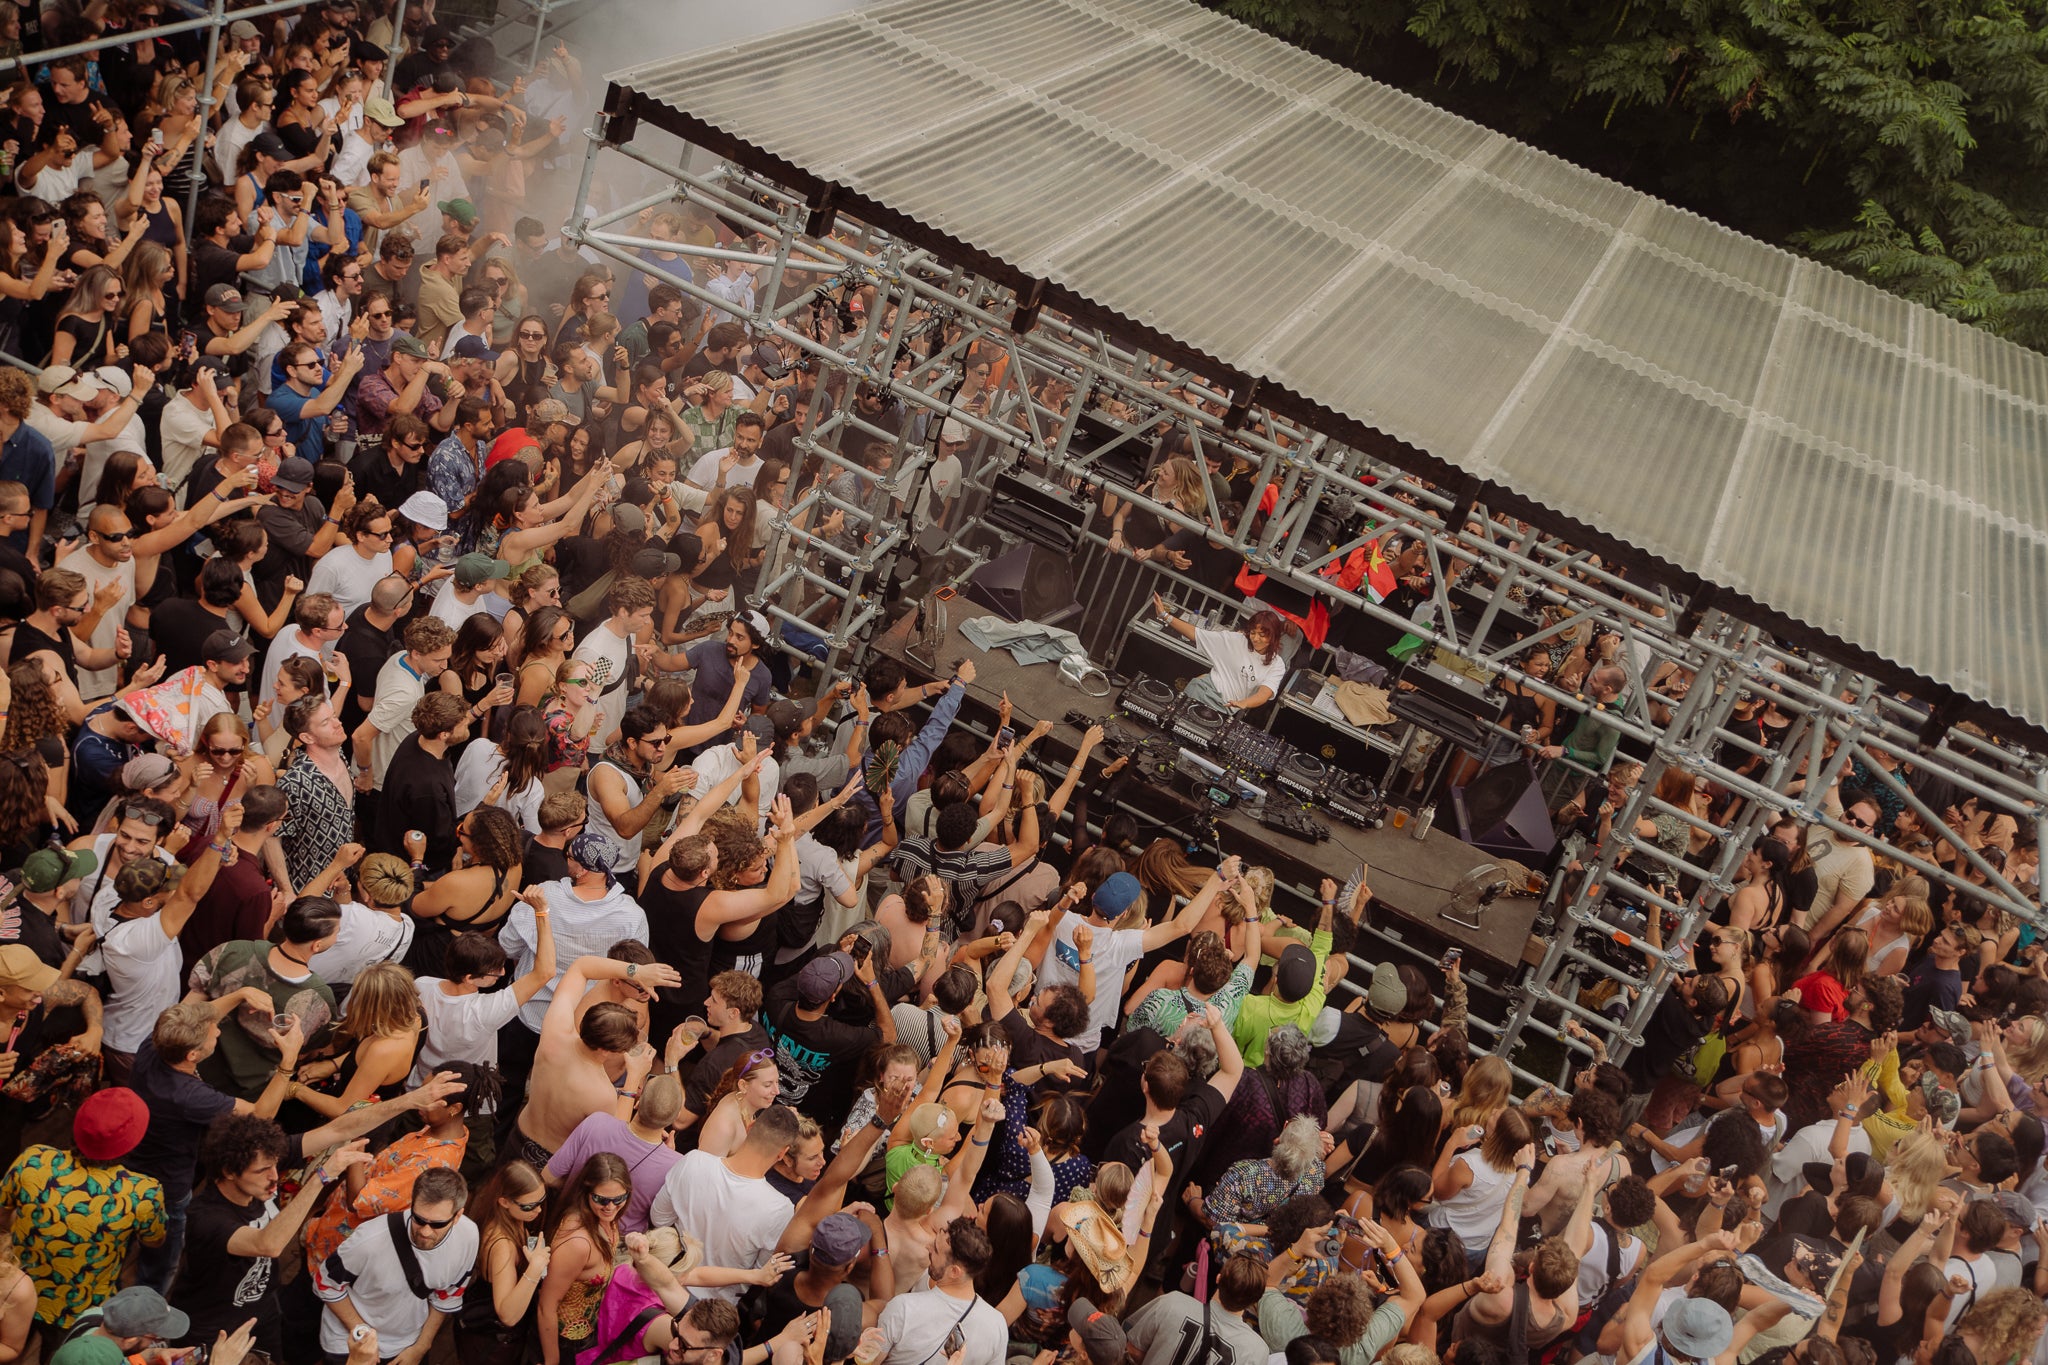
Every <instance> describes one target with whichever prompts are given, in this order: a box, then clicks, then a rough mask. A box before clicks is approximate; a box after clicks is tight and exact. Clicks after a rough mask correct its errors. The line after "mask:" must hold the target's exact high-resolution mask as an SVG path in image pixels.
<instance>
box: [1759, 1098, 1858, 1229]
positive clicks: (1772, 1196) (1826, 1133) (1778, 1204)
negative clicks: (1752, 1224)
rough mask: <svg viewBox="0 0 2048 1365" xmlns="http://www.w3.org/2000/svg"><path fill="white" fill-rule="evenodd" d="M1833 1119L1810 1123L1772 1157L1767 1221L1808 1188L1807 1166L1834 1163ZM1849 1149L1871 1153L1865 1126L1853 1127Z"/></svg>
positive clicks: (1766, 1201) (1765, 1210)
mask: <svg viewBox="0 0 2048 1365" xmlns="http://www.w3.org/2000/svg"><path fill="white" fill-rule="evenodd" d="M1834 1136H1835V1125H1834V1122H1833V1120H1827V1119H1824V1120H1822V1121H1821V1122H1819V1123H1809V1124H1807V1125H1806V1126H1805V1127H1804V1128H1801V1129H1800V1130H1799V1131H1798V1132H1796V1133H1794V1134H1793V1135H1792V1136H1791V1137H1789V1138H1787V1139H1785V1145H1784V1146H1782V1147H1780V1148H1779V1149H1778V1153H1777V1155H1776V1156H1774V1157H1772V1158H1771V1176H1770V1180H1769V1182H1768V1183H1769V1185H1770V1192H1769V1194H1768V1195H1767V1196H1766V1197H1765V1199H1764V1220H1765V1221H1766V1222H1774V1221H1776V1219H1777V1217H1778V1211H1779V1210H1780V1209H1782V1208H1784V1207H1785V1201H1786V1200H1787V1199H1790V1198H1792V1197H1793V1196H1794V1195H1796V1194H1798V1193H1800V1192H1801V1191H1802V1190H1804V1189H1805V1188H1806V1174H1805V1166H1806V1163H1807V1162H1809V1161H1825V1162H1828V1163H1829V1164H1833V1161H1834V1158H1833V1157H1831V1156H1829V1155H1828V1143H1829V1142H1831V1141H1832V1140H1833V1139H1834ZM1849 1150H1850V1151H1851V1152H1862V1153H1865V1154H1866V1155H1867V1154H1868V1153H1869V1151H1870V1134H1868V1133H1866V1132H1864V1131H1863V1125H1862V1124H1860V1123H1858V1124H1852V1125H1851V1126H1850V1128H1849Z"/></svg>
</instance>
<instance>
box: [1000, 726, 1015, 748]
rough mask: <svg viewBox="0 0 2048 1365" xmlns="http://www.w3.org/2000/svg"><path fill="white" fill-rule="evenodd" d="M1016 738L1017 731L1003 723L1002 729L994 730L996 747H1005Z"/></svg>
mask: <svg viewBox="0 0 2048 1365" xmlns="http://www.w3.org/2000/svg"><path fill="white" fill-rule="evenodd" d="M1016 740H1017V731H1016V730H1015V729H1014V728H1012V727H1011V726H1008V725H1005V726H1004V727H1003V728H1002V729H1000V730H998V731H996V747H997V748H998V749H1007V748H1009V747H1010V746H1011V745H1012V744H1014V743H1015V742H1016Z"/></svg>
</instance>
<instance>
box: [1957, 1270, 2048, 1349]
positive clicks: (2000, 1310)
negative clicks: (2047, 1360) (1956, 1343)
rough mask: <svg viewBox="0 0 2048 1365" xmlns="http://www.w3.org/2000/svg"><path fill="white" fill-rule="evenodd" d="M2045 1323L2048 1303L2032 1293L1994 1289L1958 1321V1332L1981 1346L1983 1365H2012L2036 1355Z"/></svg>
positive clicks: (2023, 1290)
mask: <svg viewBox="0 0 2048 1365" xmlns="http://www.w3.org/2000/svg"><path fill="white" fill-rule="evenodd" d="M2044 1324H2048V1304H2043V1303H2042V1302H2041V1300H2040V1299H2039V1298H2037V1297H2035V1295H2034V1294H2033V1292H2032V1291H2031V1290H2027V1289H2017V1288H2016V1289H1994V1290H1992V1291H1991V1292H1990V1293H1989V1294H1986V1295H1985V1296H1984V1297H1983V1298H1981V1299H1979V1300H1977V1302H1976V1303H1975V1304H1974V1305H1973V1306H1972V1307H1971V1308H1970V1310H1969V1311H1968V1312H1966V1313H1964V1314H1963V1316H1962V1317H1961V1318H1959V1319H1958V1320H1957V1321H1956V1330H1957V1331H1958V1332H1967V1333H1968V1334H1970V1335H1971V1336H1974V1337H1976V1338H1977V1340H1978V1341H1979V1342H1981V1343H1982V1348H1981V1349H1980V1350H1979V1351H1978V1352H1977V1359H1978V1360H1979V1361H1980V1362H1982V1365H2011V1362H2013V1361H2018V1360H2025V1359H2026V1358H2027V1357H2028V1356H2030V1355H2032V1354H2033V1351H2034V1343H2035V1342H2036V1341H2037V1340H2038V1339H2039V1338H2040V1335H2041V1328H2042V1326H2043V1325H2044Z"/></svg>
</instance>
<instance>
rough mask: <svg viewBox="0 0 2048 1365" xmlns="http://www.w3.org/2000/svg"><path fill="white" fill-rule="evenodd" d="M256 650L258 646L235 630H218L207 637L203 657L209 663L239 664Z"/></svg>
mask: <svg viewBox="0 0 2048 1365" xmlns="http://www.w3.org/2000/svg"><path fill="white" fill-rule="evenodd" d="M255 652H256V646H254V645H252V644H250V643H249V642H248V641H247V640H245V639H243V638H242V637H241V636H239V635H237V634H235V633H234V632H233V631H231V630H217V631H215V632H214V633H213V634H211V635H209V636H207V637H206V647H205V649H204V651H203V652H202V655H201V657H203V658H204V659H205V660H206V661H207V662H208V663H215V662H219V663H229V664H238V663H240V662H242V660H244V659H246V658H248V657H249V656H250V655H251V654H254V653H255Z"/></svg>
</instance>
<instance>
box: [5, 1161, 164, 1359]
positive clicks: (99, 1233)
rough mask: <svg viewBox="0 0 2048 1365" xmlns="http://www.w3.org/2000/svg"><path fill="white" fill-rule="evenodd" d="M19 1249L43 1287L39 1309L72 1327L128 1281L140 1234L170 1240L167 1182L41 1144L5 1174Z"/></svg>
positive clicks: (154, 1241)
mask: <svg viewBox="0 0 2048 1365" xmlns="http://www.w3.org/2000/svg"><path fill="white" fill-rule="evenodd" d="M0 1204H5V1205H11V1206H12V1207H13V1209H14V1223H13V1233H14V1249H15V1253H16V1255H18V1256H19V1257H20V1259H21V1268H22V1269H23V1270H25V1271H27V1272H28V1276H29V1278H30V1279H31V1280H33V1281H34V1282H35V1286H36V1316H37V1317H38V1318H40V1319H41V1320H42V1321H44V1322H47V1323H51V1324H53V1325H54V1326H57V1327H69V1326H70V1325H71V1324H72V1323H73V1322H74V1321H76V1320H77V1318H78V1316H79V1315H80V1314H81V1313H84V1312H86V1311H87V1310H89V1309H92V1308H96V1307H98V1306H99V1305H100V1304H102V1303H105V1302H106V1301H107V1299H108V1298H109V1297H111V1296H112V1295H113V1293H114V1291H115V1290H116V1289H118V1288H120V1287H121V1267H122V1265H123V1264H124V1263H125V1262H126V1261H127V1259H128V1253H129V1251H130V1250H132V1249H133V1247H134V1244H135V1242H136V1240H137V1239H140V1240H141V1241H143V1242H145V1243H147V1244H148V1245H150V1246H159V1245H161V1244H162V1243H163V1240H164V1234H165V1232H166V1231H167V1230H168V1228H169V1225H168V1223H166V1221H165V1217H164V1189H163V1186H162V1185H159V1184H158V1183H157V1181H156V1178H155V1177H154V1176H147V1175H137V1174H136V1173H135V1172H134V1171H131V1170H129V1169H128V1168H127V1167H125V1166H95V1165H89V1164H87V1163H85V1162H83V1161H81V1160H79V1159H78V1157H76V1156H75V1155H73V1154H72V1153H70V1152H67V1151H63V1150H61V1149H59V1148H56V1147H45V1146H43V1145H42V1144H40V1143H38V1144H36V1145H35V1146H33V1147H30V1148H28V1149H27V1150H26V1151H24V1152H23V1153H22V1154H21V1155H20V1156H19V1157H17V1158H15V1162H14V1165H13V1166H12V1167H10V1168H9V1169H8V1172H7V1174H6V1175H5V1176H4V1177H0Z"/></svg>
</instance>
